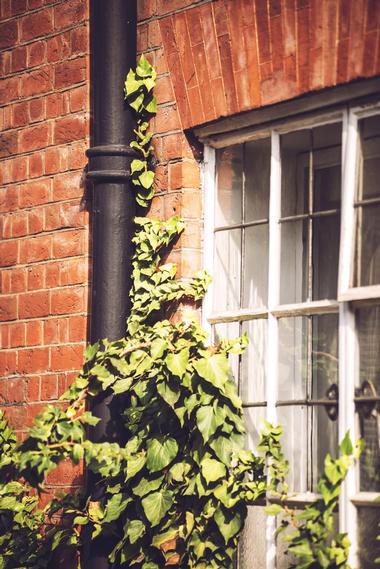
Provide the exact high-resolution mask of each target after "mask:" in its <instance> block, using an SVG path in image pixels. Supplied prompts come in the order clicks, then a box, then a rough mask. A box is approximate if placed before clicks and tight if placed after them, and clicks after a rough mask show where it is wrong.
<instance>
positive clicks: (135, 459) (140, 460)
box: [125, 452, 146, 481]
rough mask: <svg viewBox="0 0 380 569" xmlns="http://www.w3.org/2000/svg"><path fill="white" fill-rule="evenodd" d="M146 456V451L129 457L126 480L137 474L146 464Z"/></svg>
mask: <svg viewBox="0 0 380 569" xmlns="http://www.w3.org/2000/svg"><path fill="white" fill-rule="evenodd" d="M145 463H146V456H145V453H143V452H141V453H139V454H135V455H133V456H131V457H130V458H129V459H128V462H127V476H126V479H125V480H126V481H127V480H129V479H130V478H132V477H133V476H135V474H137V473H138V472H140V470H141V469H142V468H143V467H144V466H145Z"/></svg>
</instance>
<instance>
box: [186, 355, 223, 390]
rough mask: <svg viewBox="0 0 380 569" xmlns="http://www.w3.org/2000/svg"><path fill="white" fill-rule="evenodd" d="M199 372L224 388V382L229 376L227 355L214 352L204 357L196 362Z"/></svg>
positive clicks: (216, 385)
mask: <svg viewBox="0 0 380 569" xmlns="http://www.w3.org/2000/svg"><path fill="white" fill-rule="evenodd" d="M194 368H195V369H196V371H197V372H198V374H199V375H200V376H201V377H203V378H204V379H206V380H207V381H209V382H210V383H212V384H213V385H215V387H218V388H219V389H221V390H223V387H224V384H225V383H226V381H227V380H228V378H229V365H228V359H227V356H226V355H224V354H214V355H213V356H211V357H209V358H202V359H200V360H198V361H197V362H196V363H195V364H194Z"/></svg>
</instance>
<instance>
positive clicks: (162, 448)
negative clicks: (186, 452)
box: [146, 437, 178, 472]
mask: <svg viewBox="0 0 380 569" xmlns="http://www.w3.org/2000/svg"><path fill="white" fill-rule="evenodd" d="M177 453H178V445H177V442H176V441H175V439H172V438H170V437H167V438H165V439H151V440H149V441H148V444H147V462H146V465H147V467H148V469H149V470H150V471H151V472H157V471H158V470H162V469H163V468H165V467H166V466H168V464H170V463H171V462H172V460H173V459H174V458H175V457H176V456H177Z"/></svg>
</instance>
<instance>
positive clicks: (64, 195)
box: [53, 172, 83, 200]
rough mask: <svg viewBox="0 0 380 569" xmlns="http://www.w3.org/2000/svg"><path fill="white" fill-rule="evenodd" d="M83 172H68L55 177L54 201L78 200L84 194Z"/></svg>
mask: <svg viewBox="0 0 380 569" xmlns="http://www.w3.org/2000/svg"><path fill="white" fill-rule="evenodd" d="M81 178H82V174H81V172H67V173H65V174H60V175H59V176H55V177H54V180H53V198H54V200H65V199H69V198H76V197H79V196H81V195H82V194H83V188H82V182H81Z"/></svg>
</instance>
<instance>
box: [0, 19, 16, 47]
mask: <svg viewBox="0 0 380 569" xmlns="http://www.w3.org/2000/svg"><path fill="white" fill-rule="evenodd" d="M17 41H18V22H17V20H9V21H8V22H4V23H3V24H0V49H5V48H9V47H13V46H14V45H16V44H17Z"/></svg>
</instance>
